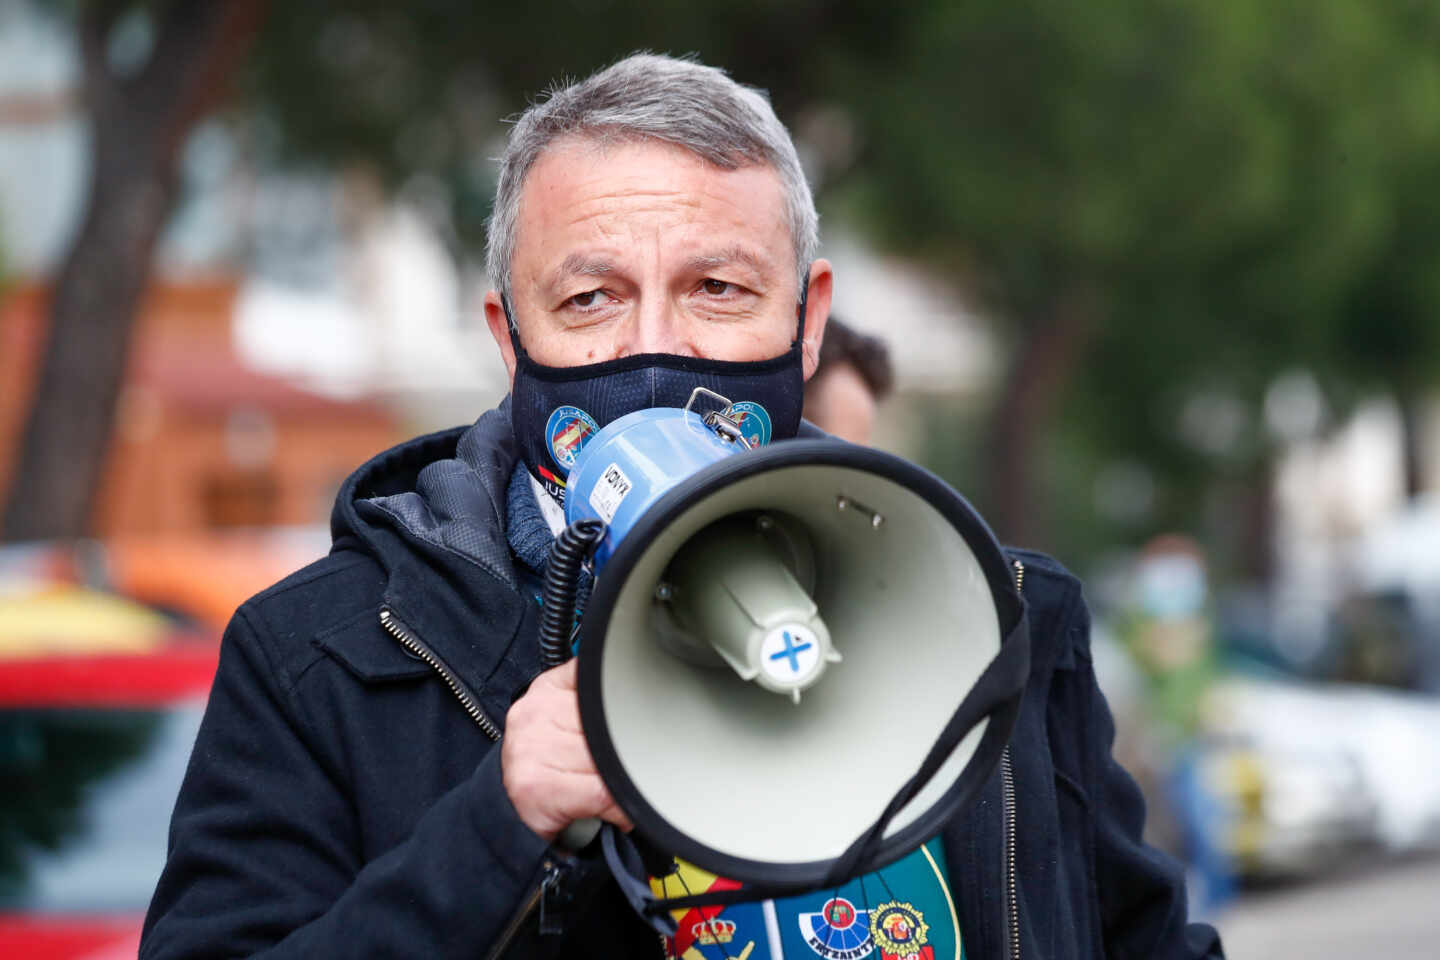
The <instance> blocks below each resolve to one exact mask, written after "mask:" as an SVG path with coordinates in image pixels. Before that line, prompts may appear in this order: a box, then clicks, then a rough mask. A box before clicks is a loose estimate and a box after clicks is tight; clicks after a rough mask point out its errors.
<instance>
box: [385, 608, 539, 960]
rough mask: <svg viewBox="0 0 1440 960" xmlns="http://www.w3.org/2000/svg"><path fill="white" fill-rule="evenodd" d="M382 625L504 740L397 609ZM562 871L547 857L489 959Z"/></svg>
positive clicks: (387, 610) (505, 945)
mask: <svg viewBox="0 0 1440 960" xmlns="http://www.w3.org/2000/svg"><path fill="white" fill-rule="evenodd" d="M380 626H382V627H384V628H385V632H386V633H388V634H390V636H392V637H394V638H395V639H396V640H398V641H400V645H401V646H403V647H404V648H405V649H406V650H408V651H410V652H411V653H412V654H414V655H415V656H417V657H419V658H420V659H421V660H423V661H425V662H426V663H428V664H429V665H430V667H431V668H432V669H433V670H434V671H435V672H436V673H438V674H440V678H441V679H442V680H444V681H445V684H446V685H447V686H448V687H449V688H450V691H451V692H452V693H454V694H455V698H456V699H457V700H459V701H460V705H461V706H462V707H464V708H465V712H466V713H468V714H469V715H470V719H471V720H474V721H475V723H476V724H477V725H478V726H479V727H480V729H481V730H483V731H485V735H486V736H487V737H489V738H490V739H491V740H494V741H495V742H496V743H499V742H500V738H501V733H500V728H499V727H498V726H496V724H495V721H494V720H491V719H490V717H489V716H487V715H486V713H485V711H484V710H482V709H481V708H480V701H479V699H478V698H477V697H476V696H475V694H474V692H473V691H471V689H470V688H469V686H467V685H466V683H465V681H463V680H461V679H460V677H459V676H458V675H457V674H456V673H455V671H454V670H451V669H450V668H449V667H448V666H447V665H446V664H445V661H443V660H441V659H440V658H439V657H438V656H437V655H436V654H435V651H434V650H431V649H430V647H429V646H427V645H426V643H425V641H423V640H421V639H420V636H419V635H418V634H417V633H415V631H413V630H411V629H410V628H409V627H407V626H406V625H405V624H404V623H403V622H401V620H400V618H399V617H397V616H395V612H394V611H393V610H391V609H390V608H389V607H382V608H381V609H380ZM560 873H561V871H560V868H559V867H557V866H556V865H555V862H554V861H553V860H546V861H545V863H544V865H543V876H542V877H541V879H540V882H539V883H538V884H536V885H535V889H534V890H532V891H531V892H530V895H529V896H527V897H526V898H525V902H524V903H522V904H521V905H520V909H519V910H517V911H516V913H515V916H513V917H511V918H510V922H509V924H507V925H506V927H505V932H504V933H503V934H501V936H500V939H499V940H497V941H495V946H494V948H493V949H492V950H491V951H490V952H489V953H488V954H486V960H496V958H498V957H500V956H502V955H503V954H504V953H505V950H506V949H507V948H508V947H509V946H510V942H511V941H512V940H514V939H515V936H516V934H518V933H519V932H520V927H521V926H522V925H524V923H525V921H526V920H527V919H529V917H530V915H531V914H532V913H534V912H535V908H536V906H538V905H539V903H540V898H541V897H543V896H544V895H545V891H546V890H547V889H549V888H550V887H552V886H554V885H555V884H556V883H558V882H559V880H560Z"/></svg>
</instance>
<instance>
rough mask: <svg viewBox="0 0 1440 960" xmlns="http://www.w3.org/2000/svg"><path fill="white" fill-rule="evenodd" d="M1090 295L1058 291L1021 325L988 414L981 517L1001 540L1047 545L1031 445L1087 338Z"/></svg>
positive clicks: (1091, 317) (1091, 315) (1034, 445)
mask: <svg viewBox="0 0 1440 960" xmlns="http://www.w3.org/2000/svg"><path fill="white" fill-rule="evenodd" d="M1094 316H1095V308H1094V305H1093V302H1092V298H1091V297H1089V296H1088V295H1085V294H1081V293H1079V292H1076V291H1071V292H1069V293H1062V294H1061V295H1060V296H1059V297H1057V298H1056V299H1055V301H1054V302H1053V306H1052V308H1051V309H1050V310H1049V311H1048V313H1047V314H1046V315H1044V316H1034V317H1030V318H1026V322H1025V323H1024V324H1023V327H1024V329H1025V330H1026V333H1025V335H1024V338H1023V340H1022V341H1021V343H1020V346H1019V350H1018V351H1017V353H1016V356H1015V360H1014V362H1013V363H1012V364H1011V365H1010V370H1009V373H1008V374H1007V375H1006V378H1005V382H1004V385H1003V386H1002V387H1001V390H1000V394H999V396H998V397H997V398H996V404H995V409H994V411H993V412H992V414H991V416H990V428H989V437H990V442H989V444H988V445H987V448H986V453H987V455H988V456H989V463H988V465H987V467H986V472H987V474H988V482H987V484H986V488H987V491H988V494H989V498H988V513H987V520H988V521H989V522H990V525H991V527H992V528H993V529H994V530H995V534H996V536H998V537H999V538H1000V539H1001V540H1003V541H1005V542H1007V543H1015V544H1025V545H1027V546H1028V545H1035V546H1042V547H1043V546H1047V544H1046V543H1045V542H1044V539H1043V538H1044V537H1045V535H1046V533H1047V531H1048V520H1047V518H1046V516H1045V511H1044V508H1043V506H1042V505H1041V504H1040V503H1039V502H1038V501H1037V498H1036V486H1037V483H1036V479H1037V478H1036V475H1035V474H1036V463H1035V460H1036V450H1037V447H1038V446H1039V443H1040V440H1041V438H1042V436H1043V434H1044V430H1045V428H1046V427H1047V426H1048V425H1049V424H1050V423H1051V421H1052V420H1053V418H1054V416H1055V405H1056V403H1057V402H1058V400H1059V398H1060V396H1061V394H1062V393H1063V392H1064V389H1065V385H1066V383H1067V382H1068V381H1069V379H1070V374H1071V372H1072V371H1073V370H1074V369H1075V364H1076V363H1077V362H1078V361H1079V359H1080V357H1081V355H1082V354H1083V353H1084V351H1085V347H1086V346H1087V345H1088V344H1089V342H1090V336H1091V332H1092V329H1093V326H1092V324H1093V321H1094Z"/></svg>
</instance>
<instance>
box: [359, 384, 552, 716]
mask: <svg viewBox="0 0 1440 960" xmlns="http://www.w3.org/2000/svg"><path fill="white" fill-rule="evenodd" d="M516 460H517V454H516V451H515V444H514V440H513V438H512V437H511V432H510V411H509V403H508V398H507V399H506V400H505V401H502V402H501V404H500V405H499V406H498V407H496V408H495V409H493V410H490V411H488V412H486V413H485V414H483V415H482V416H481V417H480V419H479V420H477V421H476V422H475V423H474V424H473V425H472V426H470V427H457V428H453V429H450V430H444V431H441V432H439V433H432V434H429V435H427V436H423V437H419V438H417V439H415V440H412V441H410V442H408V443H405V444H402V445H400V446H398V447H395V448H393V449H391V450H388V451H386V452H385V453H382V454H380V455H379V456H377V457H375V458H374V459H372V460H370V461H369V462H368V463H366V464H365V465H363V466H362V467H360V469H358V470H356V471H355V473H354V474H352V475H351V476H350V478H349V479H348V480H346V482H345V484H344V485H343V486H342V487H341V489H340V494H339V496H338V497H337V499H336V504H335V509H334V511H333V513H332V515H331V533H332V536H333V537H334V539H335V541H336V543H337V545H338V544H339V543H340V542H341V541H343V540H345V539H347V538H352V537H353V538H355V539H358V540H359V541H360V542H361V543H362V544H363V545H364V548H365V549H366V551H367V552H368V553H370V554H371V555H373V556H374V557H375V558H376V559H377V561H378V562H379V563H380V565H381V566H382V567H383V568H384V570H385V574H386V585H385V592H384V597H383V598H382V602H383V604H384V605H385V606H386V607H388V608H389V609H390V610H392V611H393V612H394V614H395V616H397V617H398V618H399V619H400V620H401V621H403V622H404V624H405V625H406V626H407V627H409V628H410V629H411V630H412V631H414V632H415V633H416V634H418V635H419V636H420V638H421V640H423V641H424V642H425V644H426V645H427V646H429V647H430V648H431V649H432V650H434V651H435V653H436V654H437V655H438V656H439V657H440V658H441V659H442V660H444V661H445V663H446V664H447V665H448V666H449V667H450V668H451V669H452V670H454V671H455V672H456V673H457V674H458V675H459V676H460V678H461V679H462V680H463V681H464V682H465V683H466V685H467V686H469V687H470V688H471V689H472V690H473V691H475V693H476V695H477V696H478V697H479V698H480V700H481V704H482V706H484V707H485V708H486V710H487V712H488V713H490V715H491V716H492V717H495V718H497V719H498V718H503V716H504V714H505V711H506V710H508V708H509V705H510V701H511V696H512V693H513V691H515V690H516V689H519V688H520V687H522V686H523V685H524V684H525V683H526V682H527V681H528V680H529V679H530V678H531V677H532V676H533V675H534V672H535V671H536V670H538V667H539V659H538V656H539V655H538V651H535V650H533V649H530V648H533V647H534V644H526V643H519V642H517V638H518V637H520V636H523V635H525V634H524V632H523V631H521V629H520V627H521V624H522V623H523V622H524V620H525V617H526V614H527V610H526V604H525V602H524V600H523V599H522V597H521V596H520V594H519V593H518V591H517V579H516V574H515V569H514V562H513V560H512V559H511V556H510V548H509V545H508V544H507V543H506V540H505V491H506V487H507V484H508V481H509V478H510V473H511V471H512V470H513V469H514V465H515V463H516Z"/></svg>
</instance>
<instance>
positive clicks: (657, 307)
mask: <svg viewBox="0 0 1440 960" xmlns="http://www.w3.org/2000/svg"><path fill="white" fill-rule="evenodd" d="M630 320H631V322H630V323H628V324H624V325H623V328H624V335H623V341H622V342H617V343H616V352H615V356H617V357H626V356H631V355H633V354H637V353H671V354H681V355H692V354H693V353H694V350H693V349H691V347H690V344H689V338H687V337H686V335H685V323H684V318H683V316H682V315H681V312H680V310H679V309H678V307H677V305H676V304H675V302H674V301H673V300H672V299H671V298H670V297H664V296H661V297H642V298H641V299H640V301H639V303H638V304H637V305H636V308H635V311H634V312H633V313H632V314H631V317H630Z"/></svg>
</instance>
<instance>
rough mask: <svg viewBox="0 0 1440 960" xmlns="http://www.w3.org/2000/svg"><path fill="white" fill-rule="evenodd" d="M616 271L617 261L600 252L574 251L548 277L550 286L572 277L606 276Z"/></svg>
mask: <svg viewBox="0 0 1440 960" xmlns="http://www.w3.org/2000/svg"><path fill="white" fill-rule="evenodd" d="M614 272H615V261H613V260H611V259H609V258H608V257H605V256H601V255H598V254H588V253H572V254H570V255H569V256H567V257H566V258H565V259H564V260H562V261H561V262H560V266H558V267H556V268H555V269H554V270H552V271H551V272H550V275H549V277H547V278H546V279H547V283H548V285H549V286H552V287H554V286H558V285H559V284H561V283H564V282H565V281H566V280H567V279H569V278H570V277H606V276H609V275H610V274H612V273H614Z"/></svg>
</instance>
